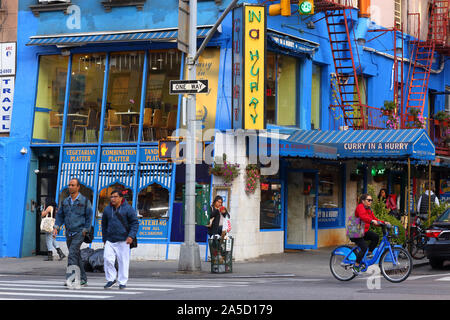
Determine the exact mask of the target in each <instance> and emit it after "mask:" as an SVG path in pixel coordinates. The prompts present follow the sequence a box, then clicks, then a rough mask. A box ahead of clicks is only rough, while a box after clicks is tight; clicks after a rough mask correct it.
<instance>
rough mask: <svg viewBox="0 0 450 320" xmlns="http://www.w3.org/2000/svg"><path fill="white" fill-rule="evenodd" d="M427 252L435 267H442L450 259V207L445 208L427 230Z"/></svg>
mask: <svg viewBox="0 0 450 320" xmlns="http://www.w3.org/2000/svg"><path fill="white" fill-rule="evenodd" d="M426 236H427V237H428V242H427V244H426V246H425V254H426V256H427V258H428V259H429V260H430V265H431V267H432V268H433V269H439V268H442V266H443V264H444V261H445V260H450V208H449V209H447V210H445V211H444V213H443V214H441V215H440V216H439V217H438V218H437V219H436V220H435V221H434V222H433V223H432V224H431V226H430V227H429V228H428V229H427V230H426Z"/></svg>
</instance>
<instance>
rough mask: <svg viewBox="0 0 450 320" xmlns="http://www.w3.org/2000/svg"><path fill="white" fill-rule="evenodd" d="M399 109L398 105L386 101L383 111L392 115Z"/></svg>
mask: <svg viewBox="0 0 450 320" xmlns="http://www.w3.org/2000/svg"><path fill="white" fill-rule="evenodd" d="M396 109H397V104H396V103H395V102H394V101H389V100H384V103H383V107H382V108H381V110H382V111H385V112H387V113H392V112H394V111H395V110H396Z"/></svg>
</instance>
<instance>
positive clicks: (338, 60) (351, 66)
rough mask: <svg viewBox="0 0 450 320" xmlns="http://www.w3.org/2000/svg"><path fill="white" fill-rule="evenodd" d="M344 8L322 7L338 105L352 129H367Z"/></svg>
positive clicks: (347, 124) (345, 9)
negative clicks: (335, 82)
mask: <svg viewBox="0 0 450 320" xmlns="http://www.w3.org/2000/svg"><path fill="white" fill-rule="evenodd" d="M347 10H349V9H347V8H344V7H342V8H338V9H336V10H333V11H328V10H327V11H324V13H325V19H326V23H327V28H328V35H329V38H330V45H331V54H332V57H333V62H334V67H335V70H336V80H337V88H338V91H339V100H340V101H339V105H338V107H339V108H340V109H341V111H342V114H343V117H344V123H345V125H346V126H349V127H351V128H353V129H366V127H367V120H366V119H365V112H364V108H363V105H362V103H361V94H360V89H359V84H358V74H357V71H356V64H355V60H354V55H353V48H352V40H351V38H350V31H349V19H348V18H347V12H346V11H347ZM352 23H353V22H352ZM359 66H360V64H359V62H358V67H359Z"/></svg>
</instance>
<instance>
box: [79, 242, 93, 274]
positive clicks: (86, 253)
mask: <svg viewBox="0 0 450 320" xmlns="http://www.w3.org/2000/svg"><path fill="white" fill-rule="evenodd" d="M94 251H95V250H94V249H91V248H84V249H81V250H80V254H81V262H82V263H83V267H84V271H86V272H92V271H93V270H92V267H91V264H90V263H89V257H90V256H91V255H92V254H93V253H94Z"/></svg>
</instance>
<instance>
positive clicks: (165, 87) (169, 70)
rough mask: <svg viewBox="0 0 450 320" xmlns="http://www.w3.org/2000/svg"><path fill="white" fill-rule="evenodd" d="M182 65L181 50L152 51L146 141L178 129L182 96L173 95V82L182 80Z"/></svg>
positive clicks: (144, 128)
mask: <svg viewBox="0 0 450 320" xmlns="http://www.w3.org/2000/svg"><path fill="white" fill-rule="evenodd" d="M180 68H181V53H180V52H179V51H177V50H175V49H172V50H152V51H150V52H149V58H148V77H147V91H146V93H145V109H144V120H143V129H142V130H143V132H142V140H143V141H156V140H160V139H162V138H165V137H167V136H168V135H170V134H171V133H172V131H173V130H175V128H176V121H177V110H178V95H169V81H170V80H179V79H180Z"/></svg>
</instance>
